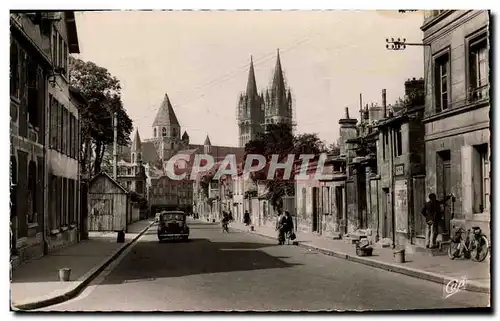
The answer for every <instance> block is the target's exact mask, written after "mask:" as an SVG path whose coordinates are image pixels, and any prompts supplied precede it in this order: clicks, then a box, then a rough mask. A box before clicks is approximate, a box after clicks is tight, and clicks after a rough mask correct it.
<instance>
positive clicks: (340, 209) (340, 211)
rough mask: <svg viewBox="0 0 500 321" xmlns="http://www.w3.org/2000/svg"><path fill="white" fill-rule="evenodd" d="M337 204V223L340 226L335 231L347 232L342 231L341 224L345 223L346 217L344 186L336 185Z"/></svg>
mask: <svg viewBox="0 0 500 321" xmlns="http://www.w3.org/2000/svg"><path fill="white" fill-rule="evenodd" d="M335 206H336V210H337V217H336V223H337V226H338V228H337V231H335V232H345V231H340V226H341V225H343V224H342V219H343V218H344V191H343V188H342V186H337V187H335Z"/></svg>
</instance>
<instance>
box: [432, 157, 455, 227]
mask: <svg viewBox="0 0 500 321" xmlns="http://www.w3.org/2000/svg"><path fill="white" fill-rule="evenodd" d="M437 165H438V168H437V190H436V194H437V198H438V200H444V199H445V197H446V195H449V194H450V193H451V153H450V151H449V150H444V151H441V152H438V162H437ZM443 213H444V221H443V224H441V225H442V226H441V231H440V232H442V233H443V234H448V233H449V226H450V221H451V219H452V217H451V216H452V213H451V206H450V202H446V203H445V204H444V206H443Z"/></svg>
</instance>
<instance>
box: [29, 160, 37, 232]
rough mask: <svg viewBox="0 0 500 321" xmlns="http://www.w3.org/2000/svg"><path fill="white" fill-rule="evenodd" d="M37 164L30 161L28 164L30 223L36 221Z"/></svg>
mask: <svg viewBox="0 0 500 321" xmlns="http://www.w3.org/2000/svg"><path fill="white" fill-rule="evenodd" d="M36 185H37V184H36V164H35V162H34V161H30V163H29V166H28V217H27V219H28V223H35V222H36Z"/></svg>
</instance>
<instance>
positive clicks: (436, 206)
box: [422, 193, 454, 249]
mask: <svg viewBox="0 0 500 321" xmlns="http://www.w3.org/2000/svg"><path fill="white" fill-rule="evenodd" d="M452 197H453V198H454V195H453V194H451V195H448V196H446V197H445V199H444V200H441V201H440V200H437V197H436V194H434V193H430V194H429V200H428V201H427V202H426V203H425V206H424V208H423V209H422V215H423V216H424V217H425V221H426V227H425V247H426V248H431V249H433V248H436V247H437V244H436V238H437V235H438V226H439V224H440V223H441V221H443V218H442V213H441V205H442V204H444V203H446V202H447V201H448V200H449V199H450V198H452Z"/></svg>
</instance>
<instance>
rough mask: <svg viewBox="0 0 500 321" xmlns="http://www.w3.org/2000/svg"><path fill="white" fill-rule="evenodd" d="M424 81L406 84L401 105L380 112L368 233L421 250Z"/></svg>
mask: <svg viewBox="0 0 500 321" xmlns="http://www.w3.org/2000/svg"><path fill="white" fill-rule="evenodd" d="M424 98H425V91H424V79H422V78H421V79H415V78H413V79H411V80H410V79H409V80H408V81H406V82H405V100H404V101H402V102H401V105H399V104H396V106H393V107H392V108H391V109H390V110H389V111H386V112H384V114H385V115H384V117H383V119H380V120H379V121H378V122H377V124H376V126H375V127H376V129H377V139H378V141H377V159H376V163H377V171H378V180H377V186H375V185H374V184H372V188H373V190H372V193H371V195H372V198H371V202H372V214H373V215H372V222H374V223H376V224H373V225H372V229H373V230H374V231H376V235H377V236H378V238H388V239H390V240H391V241H392V243H393V244H395V245H398V246H405V247H407V248H410V247H411V245H417V246H424V245H425V244H424V241H425V225H424V224H425V222H424V219H423V216H422V215H421V214H420V213H421V210H422V208H423V206H424V203H425V191H424V188H423V187H424V180H425V157H424V156H425V154H424V125H423V124H422V118H423V111H424Z"/></svg>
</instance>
